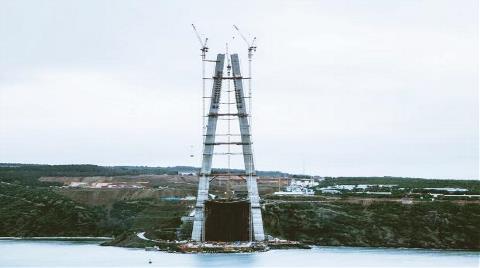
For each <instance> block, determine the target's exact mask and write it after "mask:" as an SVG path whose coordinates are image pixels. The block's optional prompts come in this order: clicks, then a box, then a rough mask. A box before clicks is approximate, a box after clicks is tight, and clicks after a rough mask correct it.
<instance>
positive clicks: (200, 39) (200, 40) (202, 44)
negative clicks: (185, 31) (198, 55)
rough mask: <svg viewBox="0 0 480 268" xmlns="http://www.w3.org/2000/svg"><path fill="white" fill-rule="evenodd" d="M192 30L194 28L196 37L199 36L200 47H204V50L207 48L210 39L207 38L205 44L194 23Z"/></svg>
mask: <svg viewBox="0 0 480 268" xmlns="http://www.w3.org/2000/svg"><path fill="white" fill-rule="evenodd" d="M192 28H193V31H194V32H195V35H196V36H197V39H198V42H200V45H201V46H202V48H205V47H206V46H207V41H208V38H205V42H204V41H202V38H201V37H200V34H199V33H198V31H197V28H195V25H194V24H193V23H192Z"/></svg>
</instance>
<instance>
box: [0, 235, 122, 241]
mask: <svg viewBox="0 0 480 268" xmlns="http://www.w3.org/2000/svg"><path fill="white" fill-rule="evenodd" d="M112 239H113V237H108V236H0V240H57V241H71V240H85V241H89V240H90V241H104V240H105V241H106V240H112Z"/></svg>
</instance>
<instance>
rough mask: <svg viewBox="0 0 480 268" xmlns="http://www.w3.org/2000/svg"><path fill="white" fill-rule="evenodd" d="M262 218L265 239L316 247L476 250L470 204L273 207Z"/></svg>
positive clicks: (478, 215)
mask: <svg viewBox="0 0 480 268" xmlns="http://www.w3.org/2000/svg"><path fill="white" fill-rule="evenodd" d="M263 217H264V223H265V228H266V230H267V232H268V233H270V234H272V235H274V236H279V237H283V238H286V239H291V240H300V241H303V242H308V243H314V244H318V245H333V246H340V245H342V246H371V247H416V248H445V249H480V229H479V228H478V226H480V205H479V204H476V203H471V204H458V203H452V202H424V203H416V204H411V205H402V204H400V203H393V202H373V203H370V204H354V203H350V202H339V201H335V202H331V203H311V202H295V203H273V204H267V205H266V206H265V210H264V214H263Z"/></svg>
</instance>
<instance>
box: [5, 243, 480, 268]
mask: <svg viewBox="0 0 480 268" xmlns="http://www.w3.org/2000/svg"><path fill="white" fill-rule="evenodd" d="M479 254H480V252H470V251H444V250H423V249H383V248H353V247H315V248H313V249H311V250H272V251H268V252H259V253H251V254H250V253H249V254H177V253H165V252H158V251H145V250H142V249H126V248H118V247H102V246H99V245H98V242H97V243H96V242H92V241H89V242H78V241H77V242H73V241H72V242H70V241H28V240H0V267H474V268H478V267H479V266H480V265H479V257H480V255H479ZM149 259H151V260H152V264H148V260H149Z"/></svg>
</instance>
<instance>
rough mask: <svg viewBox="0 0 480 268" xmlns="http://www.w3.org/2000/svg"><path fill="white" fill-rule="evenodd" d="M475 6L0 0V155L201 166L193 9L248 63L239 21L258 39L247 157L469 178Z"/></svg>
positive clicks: (217, 39)
mask: <svg viewBox="0 0 480 268" xmlns="http://www.w3.org/2000/svg"><path fill="white" fill-rule="evenodd" d="M366 3H368V4H366ZM478 19H479V18H478V1H475V0H462V1H448V0H425V1H380V0H370V1H366V2H365V1H348V0H341V1H327V0H319V1H307V0H300V1H241V2H240V1H238V2H231V3H230V2H229V3H227V2H223V1H201V2H195V1H171V2H169V1H168V2H163V1H161V2H160V1H106V0H101V1H90V0H86V1H57V0H45V1H8V0H7V1H2V2H1V3H0V36H1V37H2V42H0V58H1V59H2V60H1V61H0V162H5V163H45V164H87V163H90V164H95V165H107V166H113V165H117V166H121V165H132V166H179V165H185V166H199V164H200V161H201V160H200V157H199V156H200V155H201V79H200V78H201V69H200V67H201V65H200V57H199V54H200V52H199V44H198V41H197V40H196V37H195V35H194V33H193V31H192V29H191V23H195V24H196V26H197V28H198V29H199V31H200V32H201V33H202V34H205V36H208V38H209V46H210V52H209V53H208V58H214V57H215V54H216V53H223V52H224V51H225V42H229V48H230V51H232V52H237V53H239V54H240V58H241V63H242V72H243V73H246V71H247V69H246V62H247V58H246V47H245V44H244V43H243V42H242V41H241V40H239V37H238V35H236V33H235V31H234V30H233V28H232V24H236V25H238V26H239V27H240V28H241V29H242V30H243V32H244V34H245V35H247V36H248V37H249V38H251V37H252V36H256V37H257V41H258V42H257V43H258V50H257V52H256V54H255V55H254V78H255V79H254V81H253V83H254V84H253V90H254V93H253V94H254V107H253V110H254V111H253V141H254V144H253V147H254V151H255V162H256V169H258V170H278V171H282V172H288V173H306V174H310V175H321V176H399V177H419V178H454V179H479V122H478V121H479V114H478V111H479V110H478V109H479V94H478V56H479V54H478V45H479V42H478V30H479V29H478ZM232 36H235V39H232ZM211 67H212V66H211V65H210V66H209V68H210V69H207V74H210V73H211ZM209 83H210V82H209ZM209 83H207V92H209V91H210V84H209ZM192 154H193V155H194V157H190V155H192ZM241 164H242V162H241V161H240V159H236V160H235V161H234V166H233V168H239V167H241ZM213 166H214V167H219V168H221V167H225V166H226V165H225V160H219V159H215V160H214V165H213Z"/></svg>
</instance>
